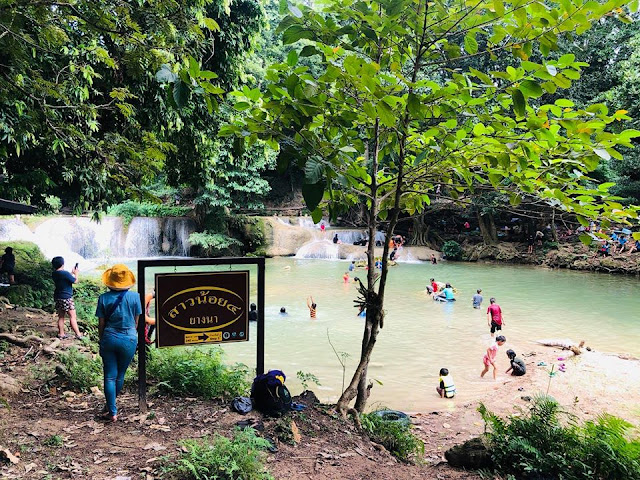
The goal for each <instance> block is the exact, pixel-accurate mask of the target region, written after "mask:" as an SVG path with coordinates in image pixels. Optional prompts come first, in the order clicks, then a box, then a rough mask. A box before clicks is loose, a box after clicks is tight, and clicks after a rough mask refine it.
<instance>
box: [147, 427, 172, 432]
mask: <svg viewBox="0 0 640 480" xmlns="http://www.w3.org/2000/svg"><path fill="white" fill-rule="evenodd" d="M149 428H152V429H153V430H160V431H161V432H170V431H171V428H170V427H169V426H168V425H151V426H150V427H149Z"/></svg>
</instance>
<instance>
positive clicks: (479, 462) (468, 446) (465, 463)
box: [444, 437, 493, 470]
mask: <svg viewBox="0 0 640 480" xmlns="http://www.w3.org/2000/svg"><path fill="white" fill-rule="evenodd" d="M444 457H445V458H446V459H447V462H449V465H451V466H452V467H457V468H468V469H473V470H475V469H479V468H489V467H491V466H492V465H493V462H492V460H491V455H490V454H489V450H487V447H486V446H485V444H484V442H483V441H482V439H481V438H477V437H476V438H472V439H471V440H467V441H466V442H464V443H463V444H461V445H455V446H453V447H451V448H450V449H449V450H447V451H446V452H444Z"/></svg>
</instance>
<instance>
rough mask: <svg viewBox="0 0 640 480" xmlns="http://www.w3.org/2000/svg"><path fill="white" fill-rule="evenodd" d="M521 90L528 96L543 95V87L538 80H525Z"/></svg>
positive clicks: (521, 84)
mask: <svg viewBox="0 0 640 480" xmlns="http://www.w3.org/2000/svg"><path fill="white" fill-rule="evenodd" d="M520 90H522V93H523V94H524V95H526V96H527V97H533V98H538V97H540V96H541V95H542V87H541V86H540V84H539V83H538V82H534V81H533V80H524V81H523V82H522V83H520Z"/></svg>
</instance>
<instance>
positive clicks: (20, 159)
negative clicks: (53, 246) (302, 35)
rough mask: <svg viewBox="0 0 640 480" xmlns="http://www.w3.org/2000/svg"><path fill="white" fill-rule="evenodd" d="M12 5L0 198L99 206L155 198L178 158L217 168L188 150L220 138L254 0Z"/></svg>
mask: <svg viewBox="0 0 640 480" xmlns="http://www.w3.org/2000/svg"><path fill="white" fill-rule="evenodd" d="M5 3H6V4H5V5H3V7H2V11H0V26H1V27H2V28H1V29H0V30H1V31H2V32H3V34H2V36H0V51H2V52H3V53H2V62H1V63H2V66H3V68H2V75H0V175H1V176H0V194H1V196H3V197H5V198H11V199H14V200H23V201H27V202H30V203H32V204H36V205H42V206H43V207H46V200H45V199H46V197H47V196H48V195H56V196H59V197H60V199H61V202H62V204H63V205H65V206H67V205H69V206H72V207H74V209H75V210H76V211H80V210H84V209H89V208H96V209H99V210H102V209H104V208H105V207H106V206H107V205H109V204H113V203H115V202H117V201H122V200H124V199H125V198H132V197H133V198H145V197H147V194H148V192H146V191H145V189H144V188H143V187H144V185H145V184H148V183H152V182H153V181H154V180H155V178H156V176H157V175H158V173H159V172H161V171H163V170H164V169H165V166H166V167H168V168H167V171H168V172H169V173H170V172H172V165H174V164H175V163H176V162H178V161H179V159H180V158H184V157H188V158H189V160H190V161H192V162H193V163H195V167H196V168H195V169H194V170H193V171H194V172H197V171H199V172H200V173H202V169H199V168H198V166H199V165H200V164H204V165H205V167H206V168H207V169H208V168H210V167H211V164H209V163H208V161H209V160H208V157H207V156H206V155H208V154H209V153H210V151H209V150H207V151H206V152H205V156H204V157H202V156H197V157H194V156H191V155H190V152H189V151H188V149H191V148H192V146H194V145H197V144H200V143H209V144H210V143H212V142H208V141H207V142H203V140H207V139H209V138H215V131H216V128H217V126H216V125H217V124H218V123H219V122H217V121H215V115H214V114H213V112H214V109H215V108H216V107H217V102H216V100H215V96H216V95H218V94H219V93H221V92H223V91H224V90H223V88H221V87H229V86H230V85H234V84H235V82H236V78H237V76H238V75H239V69H238V67H239V65H241V63H242V57H243V55H244V54H245V52H247V50H249V49H250V46H251V39H252V37H253V35H254V34H255V32H256V31H257V30H258V28H259V26H260V24H261V21H262V11H261V7H260V4H259V2H258V1H256V0H238V1H234V2H229V1H227V0H185V1H183V2H180V3H179V4H177V3H175V2H173V1H170V0H160V1H155V2H124V3H122V2H119V1H116V0H98V1H87V0H78V1H74V2H72V3H65V2H56V3H55V4H52V5H50V4H42V3H39V2H29V1H27V0H17V1H12V2H5ZM192 98H197V99H198V101H197V102H195V104H196V105H197V107H195V108H194V107H191V108H188V107H187V104H188V102H189V100H190V99H192ZM205 104H206V105H205ZM212 117H213V118H214V121H211V120H212ZM196 148H197V147H196ZM205 173H206V172H205Z"/></svg>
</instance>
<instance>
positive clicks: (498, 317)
mask: <svg viewBox="0 0 640 480" xmlns="http://www.w3.org/2000/svg"><path fill="white" fill-rule="evenodd" d="M487 325H489V326H490V327H491V336H492V337H493V336H494V335H495V333H496V330H502V326H503V325H504V320H503V319H502V309H501V308H500V305H498V304H497V303H496V299H495V298H493V297H491V298H490V299H489V308H487Z"/></svg>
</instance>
